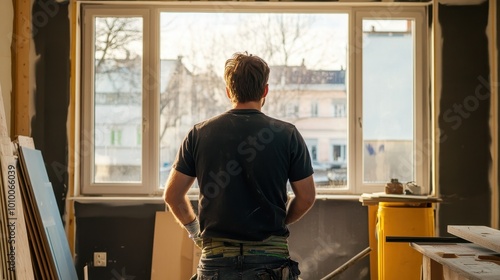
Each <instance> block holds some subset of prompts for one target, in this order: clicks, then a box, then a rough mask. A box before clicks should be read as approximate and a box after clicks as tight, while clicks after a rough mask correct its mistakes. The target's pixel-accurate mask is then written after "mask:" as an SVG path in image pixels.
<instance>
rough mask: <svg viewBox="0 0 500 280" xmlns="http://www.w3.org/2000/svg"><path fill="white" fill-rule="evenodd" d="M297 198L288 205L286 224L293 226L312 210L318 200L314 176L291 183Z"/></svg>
mask: <svg viewBox="0 0 500 280" xmlns="http://www.w3.org/2000/svg"><path fill="white" fill-rule="evenodd" d="M290 184H291V185H292V190H293V193H294V194H295V197H294V198H292V200H291V201H290V204H289V205H288V210H287V213H286V219H285V224H287V225H289V224H293V223H295V222H296V221H298V220H299V219H300V218H302V216H304V214H306V213H307V211H309V209H311V207H312V206H313V204H314V201H315V200H316V188H315V186H314V180H313V177H312V175H311V176H309V177H306V178H304V179H302V180H299V181H295V182H290Z"/></svg>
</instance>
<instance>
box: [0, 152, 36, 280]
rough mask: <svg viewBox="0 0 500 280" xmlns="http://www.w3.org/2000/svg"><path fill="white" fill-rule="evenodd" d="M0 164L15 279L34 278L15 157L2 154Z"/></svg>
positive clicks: (10, 254) (10, 253)
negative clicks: (6, 203)
mask: <svg viewBox="0 0 500 280" xmlns="http://www.w3.org/2000/svg"><path fill="white" fill-rule="evenodd" d="M0 164H1V171H2V179H3V182H2V185H3V187H4V192H5V196H6V197H7V198H8V207H7V215H8V223H9V245H10V246H9V256H11V257H12V258H14V259H13V262H14V267H13V268H14V270H15V275H16V279H34V274H33V265H32V261H31V252H30V247H29V241H28V233H27V229H26V221H25V219H24V209H23V203H22V197H21V189H20V187H19V181H18V174H19V173H18V170H17V158H16V157H14V156H12V155H11V156H7V155H2V156H1V158H0ZM11 261H12V260H11Z"/></svg>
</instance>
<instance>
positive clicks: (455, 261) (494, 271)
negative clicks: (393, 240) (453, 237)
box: [410, 243, 500, 280]
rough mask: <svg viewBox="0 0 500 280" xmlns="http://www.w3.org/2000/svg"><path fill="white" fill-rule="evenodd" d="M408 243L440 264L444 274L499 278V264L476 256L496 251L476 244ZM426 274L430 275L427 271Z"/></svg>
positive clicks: (477, 279)
mask: <svg viewBox="0 0 500 280" xmlns="http://www.w3.org/2000/svg"><path fill="white" fill-rule="evenodd" d="M410 245H411V247H412V248H414V249H415V250H417V251H418V252H420V253H422V255H423V256H425V257H428V258H430V259H432V260H434V261H435V262H437V263H439V264H441V265H442V266H443V275H444V276H447V275H448V276H449V275H453V278H456V279H470V280H498V279H500V265H498V264H496V263H494V262H491V261H484V260H480V259H479V258H478V256H495V255H496V252H494V251H492V250H489V249H487V248H484V247H482V246H479V245H477V244H473V243H459V244H434V243H410ZM427 263H429V262H427ZM431 263H432V262H431ZM427 269H428V268H427ZM426 274H427V275H431V274H430V273H429V271H427V272H426ZM433 279H434V278H433ZM437 279H439V278H437ZM444 279H449V278H444Z"/></svg>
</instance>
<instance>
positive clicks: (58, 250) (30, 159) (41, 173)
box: [20, 147, 78, 280]
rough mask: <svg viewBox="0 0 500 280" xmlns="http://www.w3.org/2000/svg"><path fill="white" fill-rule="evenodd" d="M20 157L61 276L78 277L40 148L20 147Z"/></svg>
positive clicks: (73, 279) (69, 279)
mask: <svg viewBox="0 0 500 280" xmlns="http://www.w3.org/2000/svg"><path fill="white" fill-rule="evenodd" d="M20 150H21V153H20V157H21V161H22V163H23V164H24V166H25V167H26V169H25V172H26V173H27V174H25V176H26V178H27V179H28V182H29V185H30V186H31V188H32V189H33V196H34V200H35V202H36V206H37V207H38V213H39V214H40V217H39V218H40V219H41V222H42V226H43V232H42V234H45V237H46V238H44V240H46V241H47V242H48V244H47V245H48V246H46V248H50V252H47V253H50V255H51V257H52V259H53V261H54V263H55V266H56V270H57V276H58V279H60V280H78V276H77V275H76V269H75V266H74V264H73V258H72V257H71V251H70V249H69V244H68V240H67V237H66V233H65V231H64V227H63V224H62V221H61V217H60V215H59V210H58V207H57V203H56V199H55V196H54V190H53V189H52V184H51V183H50V181H49V177H48V176H47V170H46V169H45V164H44V161H43V158H42V153H41V152H40V151H39V150H35V149H30V148H26V147H20Z"/></svg>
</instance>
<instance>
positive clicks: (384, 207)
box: [376, 202, 435, 280]
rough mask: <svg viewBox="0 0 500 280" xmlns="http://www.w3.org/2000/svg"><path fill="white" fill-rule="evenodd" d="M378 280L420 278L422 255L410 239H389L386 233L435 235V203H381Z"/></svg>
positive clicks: (379, 209) (378, 215) (379, 208)
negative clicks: (413, 246)
mask: <svg viewBox="0 0 500 280" xmlns="http://www.w3.org/2000/svg"><path fill="white" fill-rule="evenodd" d="M377 219H378V223H377V230H376V232H377V244H378V279H379V280H401V279H405V280H413V279H414V280H420V271H421V266H422V255H421V254H420V253H419V252H417V251H416V250H414V249H413V248H411V247H410V245H409V243H408V242H386V240H385V239H386V236H406V237H422V236H434V235H435V229H434V208H433V207H432V204H431V203H423V204H420V203H419V204H407V203H393V202H381V203H379V207H378V213H377Z"/></svg>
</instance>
